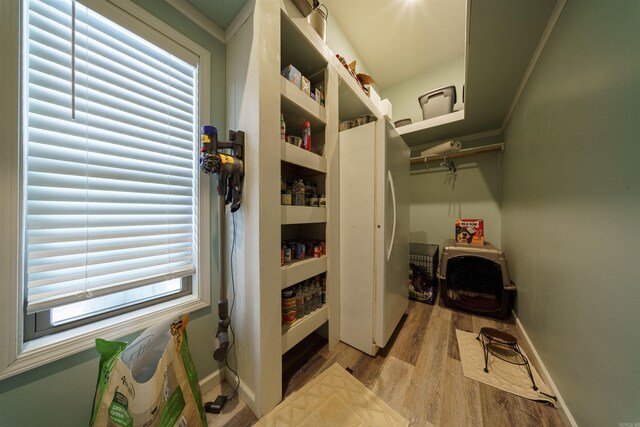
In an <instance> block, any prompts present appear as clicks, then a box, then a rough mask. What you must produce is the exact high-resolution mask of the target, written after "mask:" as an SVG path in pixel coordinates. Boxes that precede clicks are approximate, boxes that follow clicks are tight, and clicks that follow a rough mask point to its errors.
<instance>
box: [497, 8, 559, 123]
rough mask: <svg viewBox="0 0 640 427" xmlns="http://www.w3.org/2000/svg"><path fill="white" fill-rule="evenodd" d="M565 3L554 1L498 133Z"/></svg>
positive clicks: (507, 121)
mask: <svg viewBox="0 0 640 427" xmlns="http://www.w3.org/2000/svg"><path fill="white" fill-rule="evenodd" d="M567 1H568V0H557V1H556V5H555V7H554V8H553V10H552V11H551V15H549V20H548V21H547V26H546V27H545V29H544V31H543V32H542V35H541V36H540V40H539V41H538V46H536V50H534V51H533V55H531V61H529V65H528V66H527V69H526V70H525V71H524V74H523V76H522V81H521V82H520V86H518V89H517V90H516V94H515V96H514V97H513V102H512V103H511V106H510V107H509V111H508V112H507V115H506V116H505V118H504V121H503V122H502V126H501V127H500V133H502V132H504V128H505V127H506V126H507V123H509V119H510V118H511V114H512V113H513V111H514V110H515V109H516V105H517V104H518V99H520V95H522V92H523V91H524V87H525V86H526V85H527V81H528V80H529V77H530V76H531V73H532V72H533V69H534V68H535V66H536V64H537V62H538V58H540V55H541V54H542V51H543V50H544V47H545V46H546V44H547V40H548V39H549V36H550V35H551V33H552V32H553V29H554V28H555V26H556V22H558V19H559V18H560V15H561V14H562V10H563V9H564V6H565V5H566V4H567Z"/></svg>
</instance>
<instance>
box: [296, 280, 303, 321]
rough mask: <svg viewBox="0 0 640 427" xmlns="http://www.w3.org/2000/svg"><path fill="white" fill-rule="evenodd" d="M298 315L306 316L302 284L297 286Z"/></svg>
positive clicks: (300, 316) (299, 316)
mask: <svg viewBox="0 0 640 427" xmlns="http://www.w3.org/2000/svg"><path fill="white" fill-rule="evenodd" d="M295 288H296V315H297V317H298V318H299V319H301V318H302V317H303V316H304V294H303V292H302V285H297V286H296V287H295Z"/></svg>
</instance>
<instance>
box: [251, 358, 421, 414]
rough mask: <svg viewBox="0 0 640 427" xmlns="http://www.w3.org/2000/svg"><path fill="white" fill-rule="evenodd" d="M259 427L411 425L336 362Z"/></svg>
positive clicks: (287, 399)
mask: <svg viewBox="0 0 640 427" xmlns="http://www.w3.org/2000/svg"><path fill="white" fill-rule="evenodd" d="M255 425H256V426H258V427H266V426H278V427H286V426H300V427H312V426H318V427H320V426H323V427H324V426H332V427H340V426H345V427H346V426H349V427H351V426H381V427H382V426H384V427H392V426H408V425H409V422H408V421H407V420H406V419H405V418H403V417H402V416H401V415H400V414H398V413H397V412H396V411H394V410H393V409H391V407H389V405H387V404H386V403H385V402H384V401H382V399H380V398H379V397H378V396H376V395H375V394H374V393H373V392H372V391H371V390H369V389H368V388H367V387H365V386H364V385H363V384H362V383H361V382H360V381H358V380H357V379H355V378H354V377H353V376H351V375H350V374H349V373H348V372H347V371H346V370H345V369H344V368H342V367H341V366H340V365H339V364H337V363H336V364H334V365H333V366H331V367H330V368H329V369H327V370H326V371H324V372H322V373H321V374H320V375H318V376H317V377H315V378H314V379H312V380H311V381H310V382H309V383H307V384H306V385H305V386H304V387H302V388H301V389H300V390H298V391H296V392H294V393H292V394H291V395H290V396H289V397H287V398H286V399H285V400H284V401H283V402H281V403H280V404H279V405H278V406H276V407H275V408H274V409H273V411H271V412H270V413H269V414H267V415H266V416H264V417H263V418H262V419H260V421H258V423H257V424H255Z"/></svg>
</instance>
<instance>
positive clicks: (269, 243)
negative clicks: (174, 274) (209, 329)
mask: <svg viewBox="0 0 640 427" xmlns="http://www.w3.org/2000/svg"><path fill="white" fill-rule="evenodd" d="M229 28H231V30H230V31H229V35H228V39H227V43H226V56H227V61H226V65H227V70H226V72H227V94H228V96H227V115H226V117H227V123H226V128H227V129H240V130H243V131H244V132H245V135H246V150H245V157H246V163H245V164H246V166H247V167H246V175H245V183H244V185H245V193H244V195H243V196H244V197H243V198H244V200H243V206H242V209H241V211H239V214H240V215H239V216H238V217H237V223H236V226H237V230H238V236H239V241H238V242H237V243H238V251H241V253H243V255H244V258H243V259H244V261H243V263H242V264H241V265H240V267H239V268H237V270H236V272H237V273H238V274H237V276H236V286H237V290H238V295H240V296H241V297H240V298H239V299H238V301H237V304H236V308H235V309H234V312H233V319H232V321H233V322H235V324H234V325H235V330H234V332H235V336H234V338H235V339H236V342H237V343H238V347H237V348H239V349H242V350H241V351H236V352H234V354H233V358H234V359H235V360H234V361H233V362H235V364H236V365H235V366H237V371H238V374H239V377H240V387H239V391H238V392H239V393H240V395H241V396H242V398H243V400H244V401H245V402H246V403H247V405H248V406H249V407H250V408H251V410H252V411H253V412H254V413H255V414H256V415H258V416H259V417H260V416H263V415H265V414H267V413H268V412H270V411H271V410H272V409H273V408H274V407H275V406H276V405H277V404H278V403H279V402H280V401H281V399H282V391H283V390H282V356H283V353H284V352H286V351H288V350H290V349H291V348H292V347H293V346H294V345H296V344H298V343H300V341H301V340H303V339H304V338H305V337H306V336H308V335H309V334H311V333H313V332H314V331H318V332H320V333H323V334H325V333H326V337H327V339H328V346H329V348H330V349H331V348H333V347H334V346H335V345H337V344H338V341H339V330H340V327H339V325H340V311H339V307H340V289H339V288H340V275H339V272H340V261H339V260H340V245H339V238H340V236H339V233H340V229H339V223H340V222H339V219H340V198H339V187H340V186H339V158H338V157H339V152H338V138H339V135H338V124H339V121H340V120H341V118H343V117H344V118H348V119H354V118H356V117H358V116H361V115H365V114H373V115H375V116H376V117H381V115H380V113H379V112H377V111H376V109H375V107H374V106H373V103H372V102H371V100H370V99H369V98H368V97H367V96H366V95H365V93H364V92H363V91H362V89H361V88H360V87H359V86H358V84H357V82H356V81H355V80H354V79H353V77H352V76H351V75H350V74H349V73H348V72H347V70H345V69H344V67H343V66H342V64H340V63H339V62H338V61H337V59H336V58H335V55H334V53H333V52H331V50H330V49H329V48H328V47H327V45H326V44H325V43H324V42H323V41H322V39H320V37H319V36H318V35H317V34H316V33H315V31H314V30H313V28H311V26H310V25H309V23H308V22H307V20H306V19H305V18H304V17H302V16H301V15H300V14H299V12H298V10H297V9H296V8H295V6H294V5H293V4H292V3H291V2H290V1H289V0H276V1H260V2H253V3H252V2H248V3H247V6H246V7H245V8H244V9H243V13H241V14H239V17H238V18H237V19H235V20H234V22H233V23H232V24H230V26H229ZM289 64H292V65H293V66H295V67H296V68H297V69H298V70H299V71H300V72H301V73H302V75H303V76H305V77H307V78H309V79H310V81H311V82H312V83H318V82H320V81H322V82H323V83H324V89H325V90H324V95H325V105H324V106H322V105H320V103H318V102H316V101H315V100H314V99H311V97H310V96H308V95H306V94H305V93H304V92H302V91H301V90H300V89H298V88H297V87H295V86H294V85H293V84H291V83H290V82H289V81H288V80H286V79H285V78H283V77H282V76H281V70H282V69H283V68H284V67H285V66H287V65H289ZM278 106H279V107H278ZM281 113H282V115H283V116H284V118H285V122H286V125H287V133H289V134H291V135H295V136H301V132H302V126H303V123H304V121H307V120H308V121H309V122H310V123H311V135H312V147H311V148H312V149H311V151H306V150H303V149H301V148H299V147H295V146H293V145H291V144H287V143H284V142H281V141H280V135H279V121H280V115H281ZM278 168H280V171H281V173H280V175H281V176H280V177H278V176H277V175H278V174H277V173H275V174H274V171H277V170H278ZM281 178H284V179H285V181H287V180H288V181H289V182H291V180H293V179H303V180H304V181H305V182H306V183H308V185H310V186H312V187H313V186H315V187H316V189H317V190H316V191H317V193H319V194H323V193H324V194H325V199H326V207H309V206H282V205H280V199H281V197H280V196H281V194H280V181H281ZM278 207H280V210H278ZM227 227H228V228H227V230H226V232H227V233H231V232H232V230H231V229H230V228H231V224H228V225H227ZM297 238H309V239H313V240H325V242H326V248H327V255H325V256H323V257H320V258H313V259H311V258H308V259H305V260H303V261H300V262H296V263H291V264H289V265H286V266H284V267H280V265H279V256H278V255H279V252H280V248H281V242H282V240H283V239H285V240H289V239H297ZM318 274H325V275H326V304H325V305H324V306H323V307H322V308H320V309H317V310H315V311H314V312H313V313H311V314H309V315H307V316H304V317H303V318H302V319H299V320H298V321H296V322H295V323H294V324H292V325H282V319H281V315H280V313H281V307H282V298H281V292H282V290H283V288H285V287H289V286H292V285H295V284H297V283H300V282H303V281H305V280H307V279H310V278H313V277H315V276H316V275H318ZM227 286H229V284H227Z"/></svg>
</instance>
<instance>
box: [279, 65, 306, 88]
mask: <svg viewBox="0 0 640 427" xmlns="http://www.w3.org/2000/svg"><path fill="white" fill-rule="evenodd" d="M282 76H283V77H284V78H285V79H287V80H289V81H290V82H291V83H293V85H294V86H295V87H297V88H298V89H300V88H301V86H302V74H300V71H298V69H297V68H296V67H294V66H293V65H291V64H289V65H287V66H286V67H284V69H283V70H282ZM307 81H308V80H307Z"/></svg>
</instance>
